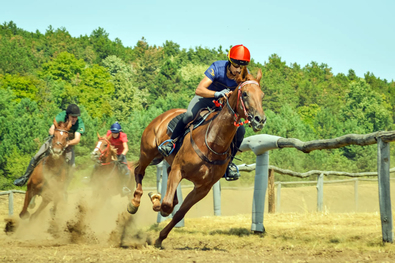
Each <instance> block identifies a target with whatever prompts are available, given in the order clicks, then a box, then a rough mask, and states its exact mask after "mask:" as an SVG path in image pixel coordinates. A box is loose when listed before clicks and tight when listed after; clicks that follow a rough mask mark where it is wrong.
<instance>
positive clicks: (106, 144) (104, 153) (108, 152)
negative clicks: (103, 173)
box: [91, 133, 116, 163]
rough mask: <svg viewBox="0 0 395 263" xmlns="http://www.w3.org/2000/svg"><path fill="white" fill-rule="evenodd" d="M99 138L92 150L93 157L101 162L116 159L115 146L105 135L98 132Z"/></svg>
mask: <svg viewBox="0 0 395 263" xmlns="http://www.w3.org/2000/svg"><path fill="white" fill-rule="evenodd" d="M97 138H98V141H97V142H96V146H95V149H94V150H93V151H92V152H91V159H92V160H94V161H96V162H100V163H106V162H109V161H110V160H114V159H115V156H116V153H115V152H114V148H113V147H111V144H110V141H109V140H108V139H107V138H106V137H105V136H103V137H101V136H100V135H99V133H97ZM114 155H115V156H114Z"/></svg>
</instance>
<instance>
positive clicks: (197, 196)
mask: <svg viewBox="0 0 395 263" xmlns="http://www.w3.org/2000/svg"><path fill="white" fill-rule="evenodd" d="M210 189H211V187H207V186H206V187H200V188H194V189H193V190H192V191H191V192H190V193H189V194H188V195H187V197H186V198H185V200H184V202H183V203H182V205H181V206H180V209H179V210H178V211H177V212H176V213H175V215H174V216H173V218H172V219H171V221H170V222H169V224H167V226H166V227H165V228H164V229H163V230H162V231H160V234H159V238H158V239H157V240H156V241H155V247H158V248H159V247H162V241H163V240H165V239H166V238H167V236H168V235H169V233H170V231H171V230H172V229H173V227H174V226H175V225H176V224H177V223H178V222H180V221H181V219H183V218H184V216H185V214H186V213H187V212H188V211H189V209H190V208H191V207H192V206H193V205H194V204H196V203H197V202H199V201H200V200H201V199H202V198H203V197H205V196H206V195H207V194H208V192H209V191H210Z"/></svg>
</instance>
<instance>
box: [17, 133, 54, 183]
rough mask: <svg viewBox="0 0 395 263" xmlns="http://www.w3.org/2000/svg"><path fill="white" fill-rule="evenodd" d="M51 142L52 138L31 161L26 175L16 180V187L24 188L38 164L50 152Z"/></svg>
mask: <svg viewBox="0 0 395 263" xmlns="http://www.w3.org/2000/svg"><path fill="white" fill-rule="evenodd" d="M51 142H52V137H50V138H49V139H48V140H47V141H46V142H45V143H44V144H43V145H41V147H40V149H39V150H38V152H37V153H36V155H34V157H32V159H31V160H30V163H29V165H28V167H27V169H26V172H25V174H24V175H22V176H21V177H19V178H18V179H16V180H15V181H14V185H16V186H23V185H24V184H26V182H27V181H28V180H29V177H30V175H31V174H32V172H33V170H34V168H35V167H36V165H37V164H38V162H39V161H40V160H41V159H42V158H43V157H44V156H45V153H46V152H47V151H48V149H49V146H50V145H51Z"/></svg>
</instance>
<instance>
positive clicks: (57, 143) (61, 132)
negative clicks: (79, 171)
mask: <svg viewBox="0 0 395 263" xmlns="http://www.w3.org/2000/svg"><path fill="white" fill-rule="evenodd" d="M55 131H58V132H60V135H63V132H65V133H67V134H68V133H69V131H66V130H62V129H55ZM66 140H67V141H68V140H69V138H67V139H66ZM55 144H56V145H60V146H62V150H61V152H60V153H56V154H55V153H54V151H53V148H52V144H50V145H49V152H50V154H51V155H58V156H60V155H62V154H63V152H64V151H65V150H66V148H67V144H63V143H61V142H59V141H57V142H55Z"/></svg>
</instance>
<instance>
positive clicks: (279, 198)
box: [276, 182, 281, 212]
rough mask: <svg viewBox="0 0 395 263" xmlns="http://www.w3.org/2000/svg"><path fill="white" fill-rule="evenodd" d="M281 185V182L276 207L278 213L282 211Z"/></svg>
mask: <svg viewBox="0 0 395 263" xmlns="http://www.w3.org/2000/svg"><path fill="white" fill-rule="evenodd" d="M280 205H281V183H280V182H279V183H278V185H277V196H276V207H277V212H280V211H281V207H280Z"/></svg>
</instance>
